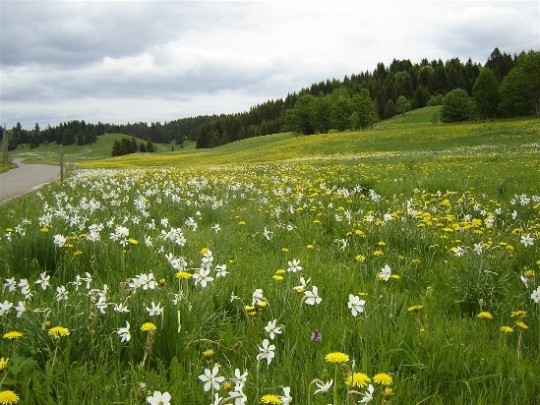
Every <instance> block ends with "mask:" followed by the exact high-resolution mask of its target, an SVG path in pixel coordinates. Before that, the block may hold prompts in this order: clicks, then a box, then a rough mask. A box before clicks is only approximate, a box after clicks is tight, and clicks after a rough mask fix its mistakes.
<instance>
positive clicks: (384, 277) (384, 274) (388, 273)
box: [377, 264, 392, 281]
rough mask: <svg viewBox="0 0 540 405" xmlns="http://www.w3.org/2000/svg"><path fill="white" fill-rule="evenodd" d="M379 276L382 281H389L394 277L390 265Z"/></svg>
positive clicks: (385, 266)
mask: <svg viewBox="0 0 540 405" xmlns="http://www.w3.org/2000/svg"><path fill="white" fill-rule="evenodd" d="M377 276H378V277H379V279H380V280H384V281H388V280H390V277H392V269H391V268H390V266H389V265H387V264H385V265H384V267H383V268H382V269H381V271H380V272H379V274H378V275H377Z"/></svg>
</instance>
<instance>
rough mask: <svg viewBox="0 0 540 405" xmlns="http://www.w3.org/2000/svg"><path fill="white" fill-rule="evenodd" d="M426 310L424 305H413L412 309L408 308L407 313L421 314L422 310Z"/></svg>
mask: <svg viewBox="0 0 540 405" xmlns="http://www.w3.org/2000/svg"><path fill="white" fill-rule="evenodd" d="M422 308H424V306H423V305H413V306H412V307H409V308H407V311H409V312H420V310H421V309H422Z"/></svg>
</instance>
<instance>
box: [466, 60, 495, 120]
mask: <svg viewBox="0 0 540 405" xmlns="http://www.w3.org/2000/svg"><path fill="white" fill-rule="evenodd" d="M498 90H499V83H498V82H497V78H496V77H495V75H494V74H493V72H492V71H491V69H489V68H484V69H482V70H481V71H480V74H479V75H478V78H477V79H476V81H475V82H474V86H473V89H472V94H473V99H474V102H475V103H476V109H477V111H478V114H479V115H480V118H484V119H489V118H493V117H495V115H496V113H497V105H498V103H499V95H498Z"/></svg>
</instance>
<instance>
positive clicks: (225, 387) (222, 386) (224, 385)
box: [221, 381, 232, 391]
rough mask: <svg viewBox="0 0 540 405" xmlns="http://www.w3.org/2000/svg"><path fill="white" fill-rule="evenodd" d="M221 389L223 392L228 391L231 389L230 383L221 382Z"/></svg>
mask: <svg viewBox="0 0 540 405" xmlns="http://www.w3.org/2000/svg"><path fill="white" fill-rule="evenodd" d="M221 388H223V389H224V390H225V391H229V390H230V389H231V388H232V384H231V383H230V381H223V384H221Z"/></svg>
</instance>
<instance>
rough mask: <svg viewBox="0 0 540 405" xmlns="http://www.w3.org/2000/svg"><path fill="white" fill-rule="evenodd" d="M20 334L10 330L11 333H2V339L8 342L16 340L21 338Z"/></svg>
mask: <svg viewBox="0 0 540 405" xmlns="http://www.w3.org/2000/svg"><path fill="white" fill-rule="evenodd" d="M22 335H23V334H22V333H21V332H17V331H16V330H12V331H11V332H7V333H4V339H8V340H16V339H19V338H20V337H22Z"/></svg>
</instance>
